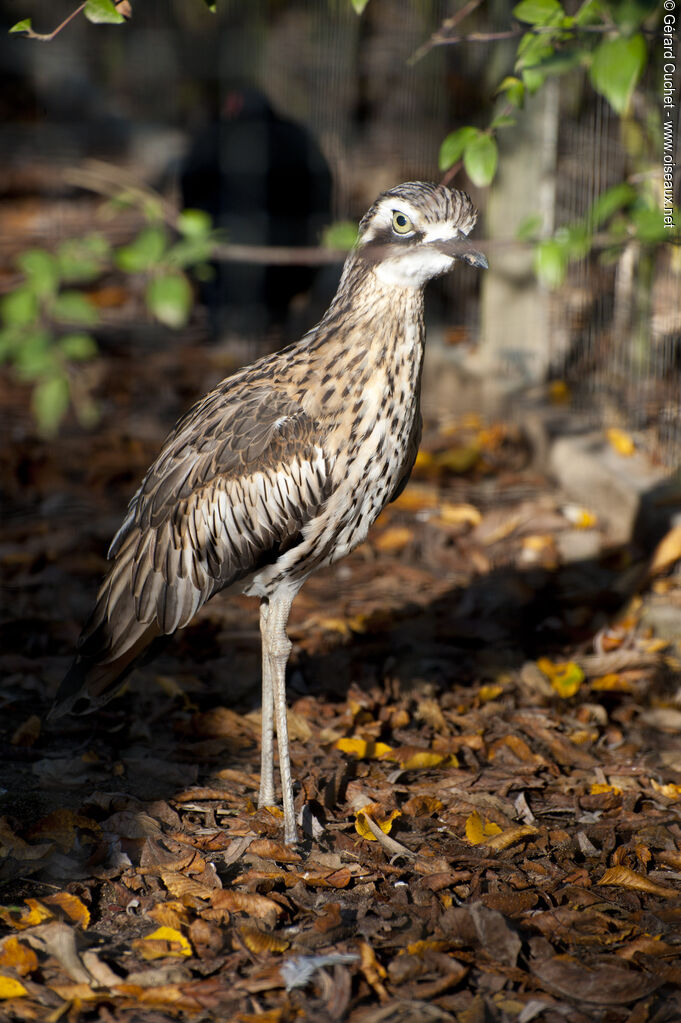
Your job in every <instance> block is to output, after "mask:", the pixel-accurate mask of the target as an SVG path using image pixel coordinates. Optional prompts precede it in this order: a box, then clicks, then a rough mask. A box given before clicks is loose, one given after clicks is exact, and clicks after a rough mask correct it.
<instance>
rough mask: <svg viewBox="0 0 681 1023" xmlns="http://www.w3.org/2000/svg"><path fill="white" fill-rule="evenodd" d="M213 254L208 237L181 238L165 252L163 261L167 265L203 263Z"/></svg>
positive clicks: (178, 265) (182, 265) (183, 265)
mask: <svg viewBox="0 0 681 1023" xmlns="http://www.w3.org/2000/svg"><path fill="white" fill-rule="evenodd" d="M212 254H213V242H212V241H211V239H210V238H182V239H181V240H180V241H179V242H176V243H175V244H174V245H173V246H171V248H169V249H168V251H167V252H166V254H165V256H164V258H163V262H164V264H165V265H167V266H177V267H185V266H195V265H196V264H197V263H205V261H206V260H207V259H210V258H211V256H212Z"/></svg>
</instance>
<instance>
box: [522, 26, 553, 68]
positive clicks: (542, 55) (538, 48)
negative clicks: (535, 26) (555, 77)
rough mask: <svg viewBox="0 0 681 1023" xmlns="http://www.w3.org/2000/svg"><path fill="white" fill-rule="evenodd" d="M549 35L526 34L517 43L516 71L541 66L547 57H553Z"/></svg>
mask: <svg viewBox="0 0 681 1023" xmlns="http://www.w3.org/2000/svg"><path fill="white" fill-rule="evenodd" d="M551 35H552V33H548V32H547V33H543V34H542V35H535V34H534V32H526V33H525V35H524V36H523V37H522V39H521V40H520V42H519V43H518V49H517V51H516V62H515V66H516V69H522V68H528V67H534V66H535V65H536V64H541V62H542V61H544V60H546V59H547V57H551V56H553V45H552V43H551Z"/></svg>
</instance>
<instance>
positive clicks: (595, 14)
mask: <svg viewBox="0 0 681 1023" xmlns="http://www.w3.org/2000/svg"><path fill="white" fill-rule="evenodd" d="M602 21H603V4H602V2H601V0H584V3H583V4H582V6H581V7H580V8H579V10H578V11H577V13H576V14H575V25H578V26H579V27H580V28H583V27H584V26H585V25H598V24H600V23H601V22H602Z"/></svg>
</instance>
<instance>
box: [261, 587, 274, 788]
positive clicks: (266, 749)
mask: <svg viewBox="0 0 681 1023" xmlns="http://www.w3.org/2000/svg"><path fill="white" fill-rule="evenodd" d="M269 609H270V605H269V602H268V601H267V599H264V600H262V601H261V603H260V643H261V646H262V731H261V752H260V792H259V794H258V806H273V805H274V690H273V688H272V664H271V659H270V655H269V651H268V640H267V619H268V615H269Z"/></svg>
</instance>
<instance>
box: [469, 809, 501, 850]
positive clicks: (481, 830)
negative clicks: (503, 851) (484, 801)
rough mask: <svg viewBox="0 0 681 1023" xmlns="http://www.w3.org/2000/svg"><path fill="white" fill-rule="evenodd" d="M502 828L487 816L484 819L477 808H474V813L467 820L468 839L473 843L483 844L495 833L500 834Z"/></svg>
mask: <svg viewBox="0 0 681 1023" xmlns="http://www.w3.org/2000/svg"><path fill="white" fill-rule="evenodd" d="M500 834H501V828H500V827H499V825H498V824H495V823H494V821H490V820H488V819H487V818H486V817H485V820H484V821H483V819H482V817H481V816H480V814H479V813H478V811H477V810H473V813H472V814H471V815H470V816H469V817H468V818H467V820H466V841H467V842H469V843H470V844H471V845H481V843H482V842H485V841H486V840H487V839H488V838H491V837H492V836H493V835H500Z"/></svg>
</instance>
